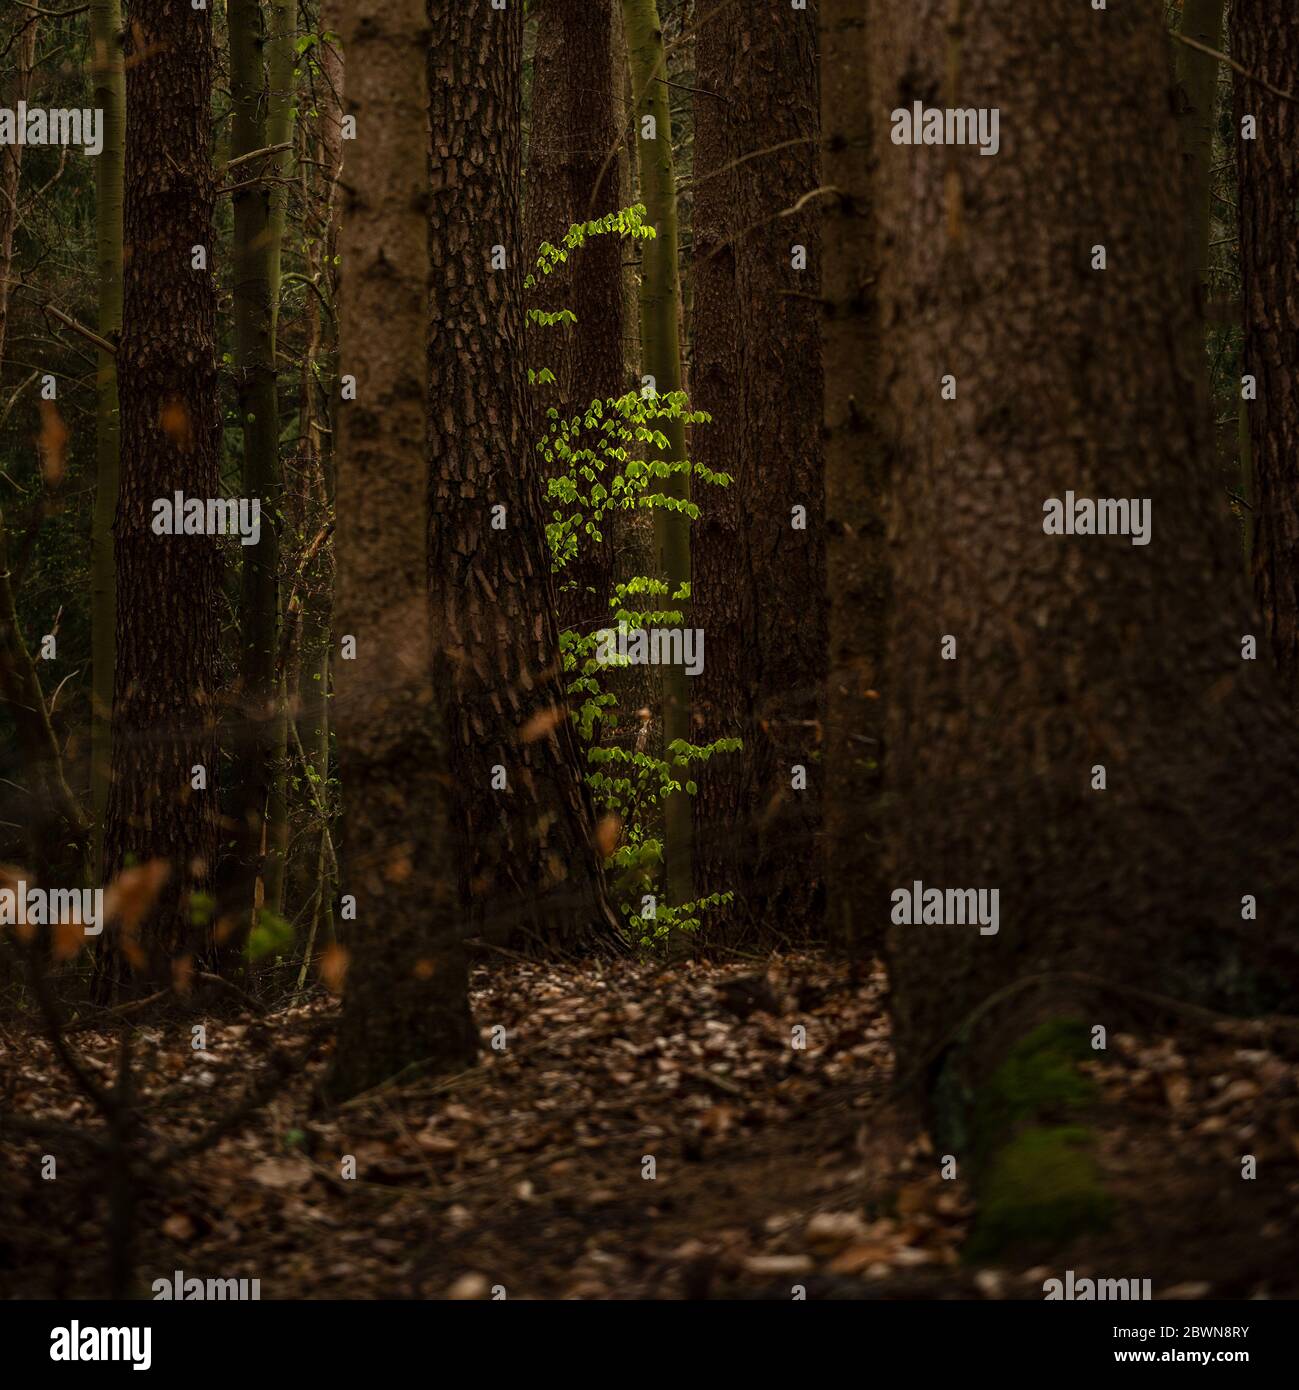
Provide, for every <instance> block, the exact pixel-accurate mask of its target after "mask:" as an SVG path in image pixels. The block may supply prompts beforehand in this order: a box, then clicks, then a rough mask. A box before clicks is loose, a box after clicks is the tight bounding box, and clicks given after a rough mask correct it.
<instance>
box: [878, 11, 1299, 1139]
mask: <svg viewBox="0 0 1299 1390" xmlns="http://www.w3.org/2000/svg"><path fill="white" fill-rule="evenodd" d="M871 13H872V14H874V15H880V14H881V13H882V11H881V9H880V7H878V6H877V7H874V8H873V9H872V11H871ZM949 19H950V6H949V5H948V4H947V0H915V3H914V4H912V5H910V6H908V7H906V8H905V9H903V10H890V11H889V14H888V22H887V23H884V22H882V20H881V22H879V23H877V24H876V25H875V26H874V29H873V32H872V33H871V36H870V44H869V48H870V51H871V52H872V54H873V63H872V86H873V89H874V94H873V97H872V104H873V109H875V110H876V111H878V112H881V113H888V112H889V111H890V110H891V109H894V108H900V109H902V110H904V111H909V110H910V109H911V105H912V102H913V101H914V100H917V99H920V98H922V97H923V99H924V100H925V101H926V104H927V105H930V106H937V107H946V108H950V107H957V108H967V109H968V108H975V109H988V110H991V109H993V108H999V110H1000V152H999V153H997V154H996V155H995V156H993V157H986V158H985V157H981V155H980V153H979V150H978V149H977V148H975V147H974V146H972V145H952V146H946V147H943V146H909V145H905V144H903V145H896V144H893V143H891V142H890V141H888V140H887V139H883V138H881V139H879V140H878V142H877V148H878V150H879V161H878V176H877V178H876V179H875V188H876V191H877V194H878V214H879V218H880V229H881V256H880V259H879V265H880V267H881V274H880V300H881V323H882V327H883V330H884V331H883V340H882V341H883V349H884V350H883V385H884V387H885V389H886V390H887V392H888V399H889V402H890V408H889V413H888V420H889V428H890V432H891V434H892V436H893V438H894V440H895V441H896V444H897V447H898V450H899V455H898V459H897V465H896V467H895V468H894V470H893V483H892V505H891V522H890V535H891V538H893V539H894V540H895V545H896V548H895V556H896V563H895V567H894V582H895V586H896V602H895V607H894V615H893V621H892V625H891V642H890V649H889V658H890V661H889V682H890V694H889V701H890V718H891V724H890V728H891V730H892V732H893V737H892V738H891V739H890V742H889V752H888V762H887V774H886V775H887V781H888V787H889V790H890V792H891V796H890V801H889V817H888V826H889V831H888V841H889V851H890V861H891V880H890V881H891V883H892V885H893V886H894V888H895V889H903V890H907V891H908V892H909V891H910V889H911V888H912V885H913V883H915V882H916V881H920V882H922V883H923V885H924V887H925V888H930V887H934V888H940V889H943V890H950V889H982V890H997V891H998V892H999V895H1000V896H999V908H998V916H997V921H996V922H995V923H993V924H990V925H992V926H995V930H985V929H984V928H982V927H981V926H980V925H978V924H972V925H937V924H934V925H929V924H925V925H915V924H905V923H904V922H903V920H902V918H901V916H900V915H895V916H893V921H894V923H895V924H894V925H892V926H891V928H890V930H889V933H888V963H889V968H890V972H891V977H892V984H893V996H892V1010H893V1017H894V1024H895V1036H896V1045H897V1051H898V1060H899V1066H900V1069H901V1070H902V1072H903V1073H908V1072H910V1073H911V1074H913V1075H915V1074H916V1072H917V1070H918V1069H920V1068H922V1067H923V1066H924V1065H925V1064H927V1063H937V1062H938V1061H939V1060H942V1061H944V1062H946V1063H947V1064H948V1065H946V1066H944V1067H942V1068H941V1078H942V1081H943V1082H944V1083H948V1082H953V1081H960V1082H962V1083H964V1084H967V1085H972V1086H977V1084H978V1083H979V1082H980V1081H981V1080H984V1079H986V1077H987V1075H988V1072H989V1070H990V1069H991V1068H992V1067H993V1066H994V1065H995V1063H996V1061H997V1059H998V1058H999V1057H1000V1056H1002V1055H1004V1052H1005V1049H1006V1047H1007V1046H1009V1045H1010V1044H1011V1043H1012V1042H1014V1040H1015V1039H1017V1038H1019V1037H1020V1036H1021V1035H1022V1034H1024V1033H1025V1032H1027V1031H1028V1030H1029V1029H1030V1028H1032V1027H1033V1026H1034V1024H1036V1023H1038V1022H1040V1021H1042V1020H1043V1019H1051V1018H1060V1017H1062V1016H1064V1015H1065V1014H1066V1013H1067V1012H1070V1011H1071V1010H1072V1011H1073V1012H1074V1013H1075V1015H1076V1016H1080V1017H1081V1018H1082V1019H1085V1020H1087V1022H1088V1023H1091V1022H1096V1023H1102V1024H1108V1025H1110V1026H1111V1027H1112V1026H1113V1025H1114V1024H1115V1023H1116V1022H1117V1021H1118V1020H1120V1019H1121V1018H1122V1016H1123V1012H1124V1009H1123V1004H1122V1000H1123V990H1124V989H1125V988H1130V987H1141V986H1146V987H1152V988H1154V989H1157V990H1158V991H1160V992H1162V993H1164V994H1170V995H1176V996H1179V997H1181V998H1184V999H1190V1000H1198V1001H1200V1002H1208V1003H1211V1004H1214V1005H1216V1006H1219V1007H1225V1008H1231V1009H1240V1010H1243V1011H1251V1010H1259V1009H1266V1008H1268V1007H1270V1006H1276V1005H1278V1004H1283V1005H1289V1006H1292V1005H1293V1003H1294V1002H1295V997H1296V984H1297V979H1296V952H1295V937H1294V933H1293V924H1294V907H1293V904H1294V901H1295V899H1294V885H1295V877H1296V874H1295V870H1294V868H1293V855H1292V854H1290V853H1289V852H1288V849H1287V846H1288V845H1289V842H1290V840H1291V839H1292V837H1293V825H1292V820H1293V812H1292V807H1293V796H1294V785H1295V772H1296V768H1297V767H1299V750H1297V749H1296V741H1295V736H1294V734H1293V733H1292V732H1291V730H1290V728H1289V722H1288V720H1287V717H1286V713H1285V710H1284V707H1283V705H1282V703H1281V702H1280V700H1279V699H1278V698H1277V692H1276V683H1275V680H1274V678H1273V676H1272V673H1271V671H1270V670H1269V668H1268V664H1267V663H1266V661H1263V660H1250V659H1248V657H1249V656H1250V652H1249V650H1248V647H1247V645H1246V644H1244V643H1243V641H1242V639H1243V638H1244V637H1245V636H1246V635H1247V634H1250V633H1251V631H1252V623H1251V621H1250V618H1249V606H1248V602H1247V598H1246V595H1245V593H1244V592H1243V584H1242V578H1241V575H1240V565H1239V562H1238V560H1237V558H1236V555H1235V553H1234V547H1235V537H1234V534H1233V528H1232V526H1231V524H1230V519H1229V515H1228V512H1227V509H1226V507H1225V505H1224V501H1223V496H1222V491H1221V487H1220V483H1219V480H1218V478H1217V476H1216V474H1215V469H1214V466H1213V461H1212V458H1211V453H1210V450H1209V447H1208V439H1207V431H1206V426H1205V416H1204V412H1203V411H1202V409H1201V402H1202V400H1203V391H1202V377H1203V362H1202V354H1201V349H1200V345H1199V343H1200V339H1199V333H1198V331H1197V330H1198V321H1197V318H1196V316H1195V314H1194V309H1193V303H1192V297H1191V295H1190V293H1189V285H1188V281H1187V277H1186V275H1185V270H1184V267H1185V261H1184V258H1183V257H1184V249H1185V248H1184V241H1185V236H1184V229H1185V225H1186V218H1185V213H1184V201H1183V187H1184V185H1183V181H1182V178H1181V173H1180V170H1179V168H1178V166H1177V163H1176V161H1173V160H1170V159H1168V157H1167V151H1168V149H1169V148H1170V147H1172V146H1173V144H1174V142H1175V138H1176V133H1175V130H1174V128H1173V123H1174V116H1173V111H1172V107H1171V104H1170V102H1169V100H1168V91H1167V87H1166V85H1165V84H1164V83H1162V82H1161V81H1160V80H1157V79H1156V77H1153V76H1152V75H1157V74H1160V73H1163V72H1166V71H1167V70H1168V64H1169V53H1168V47H1167V45H1168V38H1167V35H1166V33H1165V30H1164V27H1163V14H1162V6H1161V5H1160V4H1159V3H1157V0H1134V3H1128V4H1123V5H1119V4H1113V3H1112V4H1111V5H1110V8H1109V10H1108V11H1107V12H1105V13H1104V14H1101V13H1099V12H1096V11H1093V10H1091V9H1090V8H1089V7H1087V6H1079V5H1075V4H1074V3H1072V0H1041V3H1039V4H1036V5H1033V6H1025V5H1022V4H1018V3H1016V2H1015V0H966V3H965V4H964V6H963V8H962V11H961V23H960V26H959V27H955V28H954V27H949ZM1271 75H1272V76H1273V77H1274V78H1275V77H1276V75H1277V74H1275V73H1273V74H1271ZM1101 245H1103V246H1104V247H1105V250H1106V265H1107V268H1106V269H1099V268H1094V267H1096V266H1098V265H1099V254H1098V252H1097V251H1096V249H1095V248H1097V247H1099V246H1101ZM949 373H950V374H951V375H952V376H954V377H955V379H956V386H957V395H956V399H954V400H952V399H944V398H943V395H942V392H941V378H942V377H943V376H944V375H946V374H949ZM1066 492H1071V493H1072V494H1074V496H1075V497H1076V498H1079V499H1087V498H1090V499H1097V498H1101V499H1104V498H1110V497H1113V498H1124V499H1134V500H1135V501H1136V502H1138V503H1140V505H1141V506H1148V511H1147V512H1146V513H1145V516H1146V518H1147V519H1148V522H1149V530H1148V531H1147V533H1146V539H1147V540H1148V544H1133V543H1132V537H1130V536H1128V535H1123V534H1118V535H1115V534H1110V535H1086V534H1082V535H1064V534H1048V533H1047V532H1046V530H1045V526H1046V523H1047V521H1048V520H1049V519H1050V515H1051V514H1050V512H1048V510H1047V507H1048V505H1049V504H1050V502H1051V499H1059V500H1060V501H1061V502H1065V501H1066ZM1137 519H1138V521H1139V519H1140V518H1139V515H1138V517H1137ZM947 637H951V638H952V639H953V640H954V642H955V647H954V648H953V647H952V646H951V644H946V653H945V652H944V645H945V639H946V638H947ZM945 655H946V656H949V657H952V658H953V659H944V658H945ZM1242 658H1245V659H1242ZM1247 895H1248V896H1249V897H1251V898H1256V899H1257V913H1258V920H1257V923H1255V922H1254V921H1253V920H1252V918H1251V917H1249V916H1248V915H1247V911H1246V907H1247V905H1245V906H1243V904H1242V900H1243V899H1244V898H1246V896H1247ZM985 907H986V908H987V909H988V911H991V899H987V900H985ZM869 911H870V913H871V915H872V916H873V917H876V918H880V917H883V916H884V914H886V913H890V904H889V902H888V900H887V899H885V898H883V896H882V895H881V896H880V897H876V898H874V899H873V900H872V902H871V906H870V908H869ZM900 911H901V907H900V904H899V903H896V902H895V904H894V906H893V909H892V912H893V913H894V914H900ZM1066 971H1080V972H1085V973H1087V974H1088V975H1090V976H1093V977H1102V978H1103V979H1104V980H1105V981H1106V982H1108V983H1107V986H1106V990H1105V992H1103V993H1102V994H1101V995H1100V996H1093V995H1091V994H1089V993H1088V992H1087V991H1085V990H1082V991H1080V989H1079V988H1078V987H1077V986H1076V985H1074V984H1072V983H1070V982H1067V981H1061V980H1060V978H1059V972H1066ZM1044 975H1045V976H1046V977H1047V978H1046V979H1043V978H1042V977H1043V976H1044ZM1030 980H1036V981H1037V983H1035V984H1033V985H1031V987H1030V984H1029V981H1030ZM1077 1032H1078V1030H1075V1033H1077ZM1083 1036H1084V1037H1085V1035H1083ZM1082 1045H1083V1046H1084V1048H1085V1047H1086V1046H1087V1044H1086V1042H1085V1041H1084V1042H1083V1044H1082ZM940 1089H941V1092H942V1094H943V1095H944V1096H945V1097H946V1099H947V1103H948V1105H947V1109H946V1112H945V1115H940V1119H945V1121H946V1124H945V1127H944V1130H943V1132H944V1133H945V1134H946V1135H948V1136H949V1137H950V1136H956V1138H954V1139H952V1142H959V1136H960V1133H961V1124H960V1122H959V1121H960V1115H961V1112H962V1110H963V1106H962V1105H961V1104H960V1103H959V1102H958V1101H957V1100H956V1097H957V1096H958V1095H959V1094H960V1091H959V1087H957V1086H954V1085H943V1086H941V1087H940Z"/></svg>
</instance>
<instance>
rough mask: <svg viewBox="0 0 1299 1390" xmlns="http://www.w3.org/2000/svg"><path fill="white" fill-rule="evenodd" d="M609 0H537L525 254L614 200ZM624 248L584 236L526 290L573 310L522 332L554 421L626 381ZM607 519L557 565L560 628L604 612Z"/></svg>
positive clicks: (534, 300) (597, 618)
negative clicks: (546, 380)
mask: <svg viewBox="0 0 1299 1390" xmlns="http://www.w3.org/2000/svg"><path fill="white" fill-rule="evenodd" d="M615 5H616V0H544V3H543V4H542V5H541V16H540V27H539V29H538V34H537V50H536V56H535V58H534V66H533V79H532V129H531V134H530V136H529V141H528V172H527V183H526V187H525V198H524V213H525V218H524V234H523V245H524V250H525V252H526V254H527V255H528V256H529V257H532V256H534V255H535V254H536V250H537V247H538V246H540V245H541V243H542V242H543V241H548V242H551V243H552V244H554V245H559V244H560V242H561V240H562V238H563V236H564V233H565V232H567V231H568V229H569V226H570V225H571V224H572V223H574V222H588V221H591V220H593V219H594V218H598V217H603V216H604V215H605V214H606V213H610V212H615V211H616V210H617V209H618V207H619V202H618V196H619V189H618V174H619V168H618V159H617V151H618V132H619V127H620V120H619V107H618V100H620V99H621V91H616V90H615V82H616V80H617V79H618V78H619V77H620V75H621V71H622V68H621V64H620V62H619V61H618V57H619V55H618V52H617V49H616V47H615V38H616V30H615V25H614V16H615ZM576 74H581V76H580V77H577V76H576ZM615 98H617V99H618V100H616V99H615ZM625 254H626V247H625V245H624V243H623V242H622V241H621V239H620V238H618V237H612V236H600V237H593V238H592V239H591V240H590V241H588V242H587V244H586V246H585V247H583V248H582V250H581V251H579V252H577V253H576V254H575V255H574V256H573V258H572V259H571V260H569V261H568V262H566V263H565V264H564V265H561V266H560V267H559V268H558V269H557V270H555V271H554V272H553V273H552V274H550V275H547V276H544V277H541V279H540V282H539V284H538V285H537V287H536V289H535V290H534V291H533V292H532V293H531V294H530V296H529V299H528V305H529V307H530V308H536V309H542V310H546V311H548V312H554V311H556V310H559V309H570V310H572V312H573V313H574V314H576V315H577V324H576V325H575V326H568V327H563V326H560V327H554V328H538V327H535V326H534V327H530V328H529V329H528V365H529V366H530V367H532V368H533V370H534V371H537V370H540V369H541V368H542V367H549V368H550V370H551V371H552V372H554V374H555V384H554V385H552V386H542V387H538V388H536V394H537V400H538V402H539V403H540V404H541V406H542V407H543V408H549V407H552V406H553V407H554V408H555V409H556V410H558V411H559V413H560V415H561V417H563V418H566V419H571V418H572V416H573V415H575V414H576V413H577V412H578V411H584V410H585V409H586V408H587V406H588V405H590V403H591V401H593V400H596V399H600V400H607V399H609V398H611V397H617V396H621V395H623V393H624V392H626V391H627V390H628V388H629V384H630V383H629V381H628V379H627V374H626V369H625V365H624V360H623V355H624V346H623V335H624V333H625V332H626V325H625V323H624V318H623V307H624V306H623V273H622V259H623V256H624V255H625ZM619 520H620V518H615V517H614V516H613V515H610V516H607V517H606V518H605V521H604V525H603V528H602V530H603V535H604V540H603V542H602V543H596V542H593V541H591V540H589V539H587V538H585V537H584V538H583V539H582V542H581V543H580V548H579V550H578V553H577V556H576V557H575V558H574V559H573V560H570V561H569V563H568V564H567V565H566V566H565V567H564V569H563V571H562V572H561V573H560V575H559V577H558V580H557V584H558V586H559V593H558V598H559V625H560V627H561V628H577V629H578V630H580V631H582V632H584V633H585V632H590V631H592V630H594V629H595V628H597V627H600V626H602V625H603V624H604V622H605V621H606V620H607V618H608V614H609V598H610V596H611V594H612V592H613V584H614V553H615V545H616V543H617V542H616V538H615V535H614V528H615V527H617V526H618V523H619Z"/></svg>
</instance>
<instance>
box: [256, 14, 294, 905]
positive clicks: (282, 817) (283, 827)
mask: <svg viewBox="0 0 1299 1390" xmlns="http://www.w3.org/2000/svg"><path fill="white" fill-rule="evenodd" d="M269 4H270V13H269V22H268V25H267V42H266V75H267V84H268V89H269V91H268V97H267V116H266V143H267V145H268V146H270V147H272V148H274V147H275V146H277V145H285V144H288V143H289V142H291V141H292V139H293V124H294V121H293V116H294V104H295V101H296V99H297V93H296V91H295V90H294V78H293V73H294V61H295V51H294V41H295V38H296V35H297V20H296V17H297V3H296V0H269ZM291 164H292V159H291V157H290V154H289V152H288V151H285V152H284V153H282V154H277V155H276V156H275V157H274V159H273V160H272V161H271V169H272V170H273V172H274V175H275V178H276V182H275V183H273V184H272V185H271V190H270V199H271V201H270V219H269V223H268V226H267V235H268V238H269V241H268V246H267V253H268V257H269V261H270V265H269V271H268V275H267V280H268V290H269V295H270V301H271V350H272V361H273V362H274V364H275V367H276V370H277V372H278V364H279V347H278V334H277V331H276V330H277V326H278V324H279V315H280V286H281V281H282V271H281V263H282V260H283V252H284V230H285V225H286V222H287V219H288V206H289V189H288V177H289V170H290V165H291ZM277 407H278V402H277ZM277 426H278V420H277ZM282 496H283V485H282V482H281V498H282ZM278 680H279V690H278V692H277V695H276V705H275V715H274V721H275V728H274V733H273V738H274V743H275V753H274V758H273V763H272V769H271V786H270V791H269V793H268V795H267V804H266V858H265V862H264V865H263V869H262V881H263V885H264V896H263V902H264V904H265V906H266V907H267V908H268V909H269V910H270V911H271V912H274V913H277V914H280V913H283V911H284V882H285V873H286V869H287V861H288V852H289V795H288V711H287V706H288V692H289V691H290V690H291V689H293V688H294V687H293V684H292V683H290V682H287V681H286V678H285V676H284V675H283V673H281V674H280V676H279V678H278Z"/></svg>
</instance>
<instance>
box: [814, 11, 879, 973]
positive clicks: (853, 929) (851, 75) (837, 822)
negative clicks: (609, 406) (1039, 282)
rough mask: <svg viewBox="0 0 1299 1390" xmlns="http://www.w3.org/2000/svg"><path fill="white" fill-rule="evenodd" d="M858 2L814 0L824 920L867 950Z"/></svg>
mask: <svg viewBox="0 0 1299 1390" xmlns="http://www.w3.org/2000/svg"><path fill="white" fill-rule="evenodd" d="M866 15H867V3H866V0H821V148H822V170H821V177H822V180H823V181H824V183H825V185H826V186H827V190H828V191H827V194H826V197H825V202H824V205H823V206H824V213H825V225H824V227H823V230H822V237H821V244H822V246H823V247H824V252H823V271H822V276H821V296H822V304H823V316H822V327H821V348H822V355H823V360H824V368H825V392H824V451H825V507H826V537H827V540H826V550H827V577H828V588H829V605H830V619H829V625H830V632H829V642H830V653H829V665H830V670H829V678H828V681H827V689H826V729H825V764H824V766H825V772H824V776H825V788H826V790H825V862H826V874H827V891H826V926H827V930H828V933H829V935H830V937H831V938H832V939H833V940H835V941H836V942H839V943H840V944H844V945H848V944H851V945H854V946H856V947H859V948H862V947H867V946H869V945H871V944H876V943H878V941H879V938H880V934H881V933H880V930H879V927H878V925H877V924H876V923H875V922H874V921H873V920H871V915H870V914H869V913H864V912H863V910H862V905H863V904H864V903H867V902H871V901H874V900H875V898H876V897H877V895H878V892H879V890H880V888H881V886H882V878H881V872H882V867H881V863H880V837H881V835H882V830H883V821H882V817H881V814H880V769H881V759H882V756H883V751H884V744H883V739H884V717H883V711H884V700H883V698H882V692H883V686H884V654H885V646H886V632H887V618H888V611H889V595H890V579H889V574H890V571H889V564H888V558H887V555H886V552H885V544H884V515H885V507H884V504H885V488H886V485H887V480H888V462H889V455H888V451H887V447H886V440H885V438H884V434H883V432H882V430H881V428H880V425H879V421H878V401H879V399H880V397H879V373H880V362H879V356H880V326H879V312H878V299H877V290H876V275H875V266H876V263H877V260H878V252H877V249H876V226H875V219H874V215H873V214H874V202H873V200H874V192H873V190H872V189H871V188H870V154H871V147H872V142H873V141H875V140H879V139H880V138H882V134H883V130H884V116H883V114H882V113H879V112H878V110H877V106H878V104H877V103H876V104H875V105H872V102H871V97H870V90H871V89H870V86H869V80H870V52H869V49H868V42H869V37H870V29H869V27H868V25H867V18H866Z"/></svg>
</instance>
